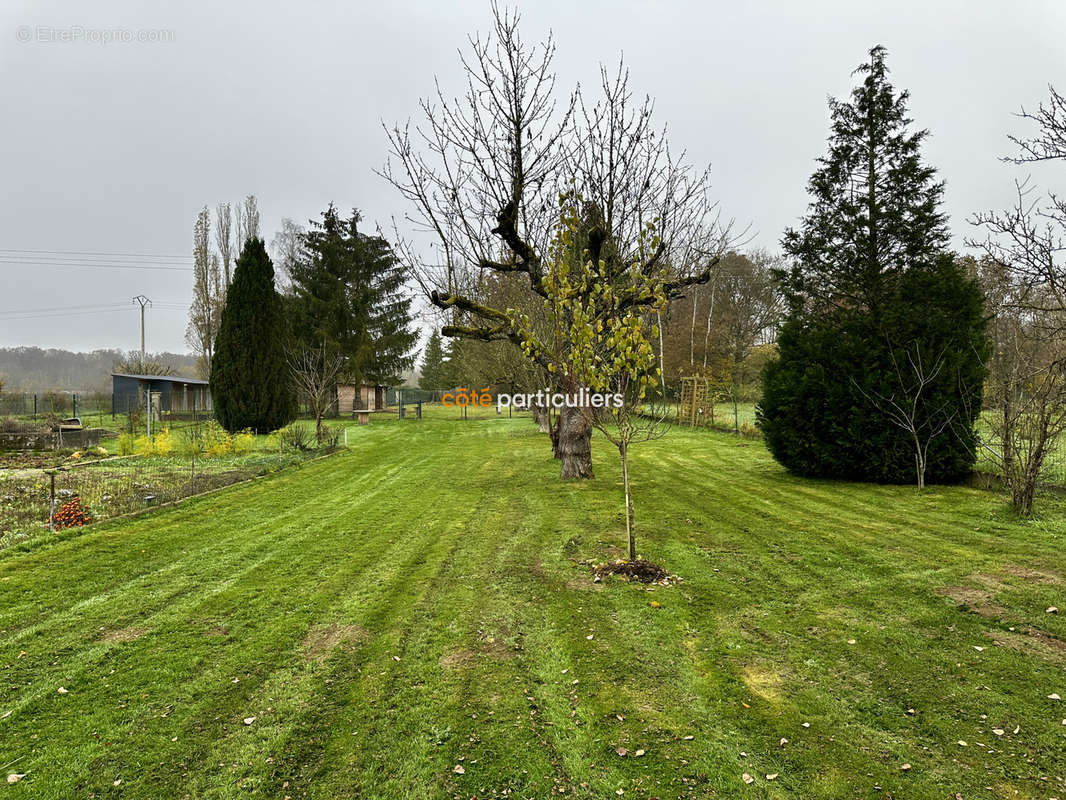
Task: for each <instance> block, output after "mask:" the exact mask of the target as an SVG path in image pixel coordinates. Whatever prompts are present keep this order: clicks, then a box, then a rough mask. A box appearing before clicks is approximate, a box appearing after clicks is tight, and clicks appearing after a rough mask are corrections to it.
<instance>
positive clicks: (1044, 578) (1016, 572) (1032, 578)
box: [1003, 564, 1062, 583]
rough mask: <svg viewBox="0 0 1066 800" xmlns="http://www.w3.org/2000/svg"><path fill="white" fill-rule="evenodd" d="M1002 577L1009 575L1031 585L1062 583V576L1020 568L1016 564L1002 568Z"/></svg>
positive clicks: (1045, 571) (1047, 571) (1030, 568)
mask: <svg viewBox="0 0 1066 800" xmlns="http://www.w3.org/2000/svg"><path fill="white" fill-rule="evenodd" d="M1003 574H1004V575H1010V576H1011V577H1013V578H1021V579H1022V580H1024V581H1029V582H1031V583H1062V576H1061V575H1059V574H1057V573H1055V572H1051V571H1050V570H1042V569H1033V568H1032V567H1022V566H1018V565H1016V564H1009V565H1007V566H1006V567H1004V568H1003Z"/></svg>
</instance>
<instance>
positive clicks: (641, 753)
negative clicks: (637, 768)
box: [633, 750, 644, 758]
mask: <svg viewBox="0 0 1066 800" xmlns="http://www.w3.org/2000/svg"><path fill="white" fill-rule="evenodd" d="M633 755H635V756H636V757H637V758H640V757H641V756H642V755H644V751H643V750H638V751H637V752H635V753H634V754H633Z"/></svg>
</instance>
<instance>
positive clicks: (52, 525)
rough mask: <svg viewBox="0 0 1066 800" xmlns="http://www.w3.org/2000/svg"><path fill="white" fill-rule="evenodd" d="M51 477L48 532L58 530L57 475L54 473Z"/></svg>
mask: <svg viewBox="0 0 1066 800" xmlns="http://www.w3.org/2000/svg"><path fill="white" fill-rule="evenodd" d="M50 477H51V478H52V481H51V484H52V488H51V492H50V493H49V499H48V530H49V532H52V531H55V529H56V474H55V473H54V472H53V473H52V474H51V476H50Z"/></svg>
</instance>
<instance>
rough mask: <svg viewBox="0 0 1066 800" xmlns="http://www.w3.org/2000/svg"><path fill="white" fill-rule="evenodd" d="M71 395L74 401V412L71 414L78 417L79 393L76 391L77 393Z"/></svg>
mask: <svg viewBox="0 0 1066 800" xmlns="http://www.w3.org/2000/svg"><path fill="white" fill-rule="evenodd" d="M71 397H72V398H73V402H74V413H73V414H71V416H72V417H76V416H78V395H77V393H75V394H73V395H71Z"/></svg>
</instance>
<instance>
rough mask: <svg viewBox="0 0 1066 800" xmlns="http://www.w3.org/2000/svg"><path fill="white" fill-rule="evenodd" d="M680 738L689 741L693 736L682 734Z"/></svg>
mask: <svg viewBox="0 0 1066 800" xmlns="http://www.w3.org/2000/svg"><path fill="white" fill-rule="evenodd" d="M681 738H682V739H684V740H685V741H686V742H691V741H692V740H693V739H694V738H695V737H694V736H692V735H691V734H689V735H688V736H682V737H681Z"/></svg>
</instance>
